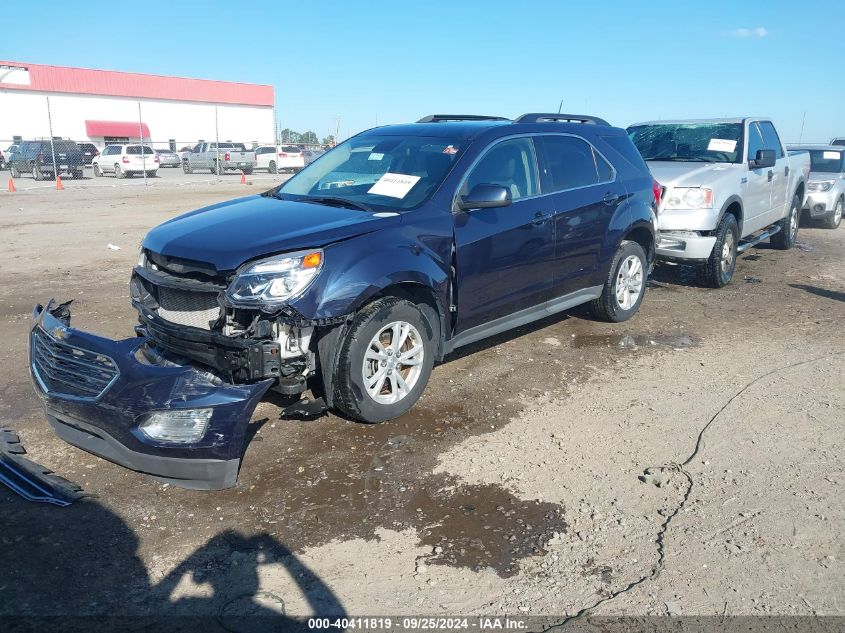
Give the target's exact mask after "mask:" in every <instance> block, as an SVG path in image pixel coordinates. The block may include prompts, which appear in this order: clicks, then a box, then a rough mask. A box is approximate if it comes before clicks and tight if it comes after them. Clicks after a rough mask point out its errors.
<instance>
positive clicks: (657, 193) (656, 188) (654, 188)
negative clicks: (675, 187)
mask: <svg viewBox="0 0 845 633" xmlns="http://www.w3.org/2000/svg"><path fill="white" fill-rule="evenodd" d="M662 191H663V188H662V187H661V186H660V183H659V182H657V181H656V180H655V181H654V182H653V183H652V184H651V193H653V194H654V210H655V211H656V210H657V209H659V208H660V198H661V196H662Z"/></svg>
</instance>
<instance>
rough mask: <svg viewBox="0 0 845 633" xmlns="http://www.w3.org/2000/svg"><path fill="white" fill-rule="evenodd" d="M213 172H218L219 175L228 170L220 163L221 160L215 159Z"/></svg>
mask: <svg viewBox="0 0 845 633" xmlns="http://www.w3.org/2000/svg"><path fill="white" fill-rule="evenodd" d="M211 173H212V174H217V175H218V176H222V175H223V174H224V173H226V170H225V169H223V165H222V164H221V163H220V161H214V164H213V166H212V167H211Z"/></svg>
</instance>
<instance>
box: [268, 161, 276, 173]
mask: <svg viewBox="0 0 845 633" xmlns="http://www.w3.org/2000/svg"><path fill="white" fill-rule="evenodd" d="M267 173H268V174H276V173H278V172H277V171H276V161H274V160H271V161H270V164H269V165H268V166H267Z"/></svg>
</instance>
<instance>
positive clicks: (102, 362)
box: [30, 327, 119, 400]
mask: <svg viewBox="0 0 845 633" xmlns="http://www.w3.org/2000/svg"><path fill="white" fill-rule="evenodd" d="M31 345H32V351H31V359H30V362H31V363H32V369H33V371H34V373H35V376H36V378H37V380H38V382H39V383H41V386H42V387H43V388H44V390H45V391H47V392H48V393H51V394H55V395H62V396H71V397H73V398H79V399H82V400H96V399H97V398H99V397H100V396H101V395H103V393H105V391H106V389H108V388H109V386H110V385H111V383H112V381H114V379H115V378H117V376H118V373H119V371H118V369H117V365H116V364H115V362H114V361H113V360H112V359H111V358H109V357H108V356H103V355H102V354H96V353H94V352H91V351H88V350H84V349H79V348H78V347H74V346H73V345H68V344H67V343H64V342H63V341H59V340H57V339H55V338H53V337H51V336H50V335H49V334H47V332H45V331H44V330H43V329H41V328H40V327H36V328H35V329H34V330H33V331H32V342H31Z"/></svg>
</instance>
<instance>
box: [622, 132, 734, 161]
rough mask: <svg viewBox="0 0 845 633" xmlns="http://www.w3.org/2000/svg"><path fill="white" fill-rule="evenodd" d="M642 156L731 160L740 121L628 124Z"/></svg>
mask: <svg viewBox="0 0 845 633" xmlns="http://www.w3.org/2000/svg"><path fill="white" fill-rule="evenodd" d="M628 136H630V137H631V141H633V143H634V145H636V146H637V149H638V150H640V154H642V155H643V158H644V159H645V160H663V161H678V162H707V163H735V162H736V161H737V157H738V156H739V152H740V151H741V150H742V147H741V145H742V143H741V142H740V140H741V137H742V124H741V123H665V124H657V125H637V126H632V127H629V128H628Z"/></svg>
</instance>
